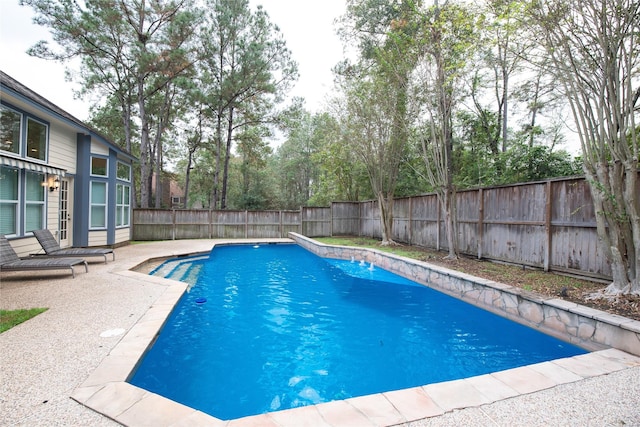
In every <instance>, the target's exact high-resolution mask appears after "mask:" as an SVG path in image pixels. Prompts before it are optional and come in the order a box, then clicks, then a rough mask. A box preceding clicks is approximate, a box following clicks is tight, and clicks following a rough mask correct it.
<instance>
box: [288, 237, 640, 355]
mask: <svg viewBox="0 0 640 427" xmlns="http://www.w3.org/2000/svg"><path fill="white" fill-rule="evenodd" d="M289 237H290V238H292V239H293V240H295V242H296V243H298V244H299V245H300V246H302V247H304V248H305V249H307V250H309V251H311V252H313V253H315V254H317V255H319V256H321V257H325V258H336V259H347V260H348V259H355V260H358V261H360V260H364V261H365V262H367V263H373V264H374V265H375V266H379V267H381V268H384V269H385V270H388V271H392V272H394V273H396V274H398V275H400V276H403V277H406V278H408V279H411V280H413V281H415V282H418V283H421V284H423V285H426V286H429V287H431V288H433V289H436V290H438V291H441V292H444V293H446V294H448V295H451V296H453V297H455V298H458V299H461V300H463V301H466V302H468V303H470V304H473V305H475V306H477V307H480V308H483V309H485V310H488V311H491V312H493V313H496V314H499V315H501V316H504V317H507V318H509V319H511V320H513V321H516V322H519V323H522V324H525V325H527V326H530V327H534V328H536V329H539V330H541V331H543V332H544V333H547V334H549V335H552V336H554V337H557V338H559V339H562V340H565V341H569V342H571V343H573V344H575V345H578V346H581V347H583V348H586V349H588V350H601V349H604V348H609V347H613V348H617V349H619V350H622V351H626V352H628V353H631V354H635V355H637V356H640V322H639V321H636V320H632V319H627V318H626V317H622V316H618V315H615V314H609V313H606V312H604V311H600V310H595V309H592V308H589V307H585V306H582V305H578V304H575V303H572V302H569V301H565V300H563V299H559V298H547V297H543V296H541V295H538V294H534V293H532V292H527V291H525V290H523V289H520V288H516V287H513V286H509V285H505V284H502V283H498V282H494V281H491V280H486V279H482V278H479V277H475V276H471V275H468V274H464V273H460V272H457V271H454V270H450V269H447V268H443V267H439V266H435V265H431V264H428V263H425V262H421V261H417V260H412V259H409V258H405V257H401V256H398V255H393V254H389V253H384V252H381V251H378V250H375V249H363V248H354V247H346V246H330V245H324V244H322V243H319V242H316V241H315V240H312V239H309V238H307V237H305V236H302V235H300V234H297V233H289Z"/></svg>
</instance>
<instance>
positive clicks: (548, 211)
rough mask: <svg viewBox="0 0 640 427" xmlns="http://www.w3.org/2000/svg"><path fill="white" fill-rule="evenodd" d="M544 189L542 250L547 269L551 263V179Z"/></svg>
mask: <svg viewBox="0 0 640 427" xmlns="http://www.w3.org/2000/svg"><path fill="white" fill-rule="evenodd" d="M545 190H546V192H547V194H546V196H547V200H546V201H545V209H544V216H545V218H544V231H545V237H546V238H545V242H544V244H545V251H544V260H543V261H542V262H543V266H544V271H549V268H550V265H551V243H552V242H551V234H552V232H551V231H552V230H551V212H552V209H551V208H552V206H551V205H552V203H553V202H552V200H553V199H552V197H551V180H548V181H547V183H546V185H545Z"/></svg>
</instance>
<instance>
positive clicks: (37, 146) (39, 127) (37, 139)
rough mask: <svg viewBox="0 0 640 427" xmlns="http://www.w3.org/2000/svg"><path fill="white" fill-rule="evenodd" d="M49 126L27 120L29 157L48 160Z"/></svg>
mask: <svg viewBox="0 0 640 427" xmlns="http://www.w3.org/2000/svg"><path fill="white" fill-rule="evenodd" d="M46 154H47V125H45V124H42V123H40V122H37V121H35V120H33V119H30V118H28V119H27V153H26V155H27V157H31V158H33V159H38V160H47V157H46Z"/></svg>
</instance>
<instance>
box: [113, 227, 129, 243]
mask: <svg viewBox="0 0 640 427" xmlns="http://www.w3.org/2000/svg"><path fill="white" fill-rule="evenodd" d="M129 240H131V228H130V227H127V228H118V229H116V241H115V243H121V242H128V241H129Z"/></svg>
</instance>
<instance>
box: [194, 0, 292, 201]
mask: <svg viewBox="0 0 640 427" xmlns="http://www.w3.org/2000/svg"><path fill="white" fill-rule="evenodd" d="M207 10H208V13H207V16H206V18H207V26H205V27H203V28H202V29H201V32H200V40H201V44H202V46H201V50H200V51H201V54H200V63H199V67H200V70H201V73H200V75H201V79H200V87H201V89H202V92H203V98H204V102H205V104H207V106H208V110H209V116H210V118H211V120H212V121H213V128H214V129H215V132H214V141H215V147H214V155H215V173H214V179H213V183H212V196H211V200H212V207H217V206H219V207H220V208H221V209H225V208H226V197H227V194H226V193H227V183H228V171H229V160H230V158H231V147H232V144H233V141H234V132H235V131H236V130H238V129H241V128H243V127H247V126H256V125H259V124H264V123H268V122H272V121H274V120H275V118H274V117H273V116H272V115H270V114H269V113H270V111H271V110H272V109H273V106H274V104H275V103H277V102H279V101H280V100H281V99H282V98H281V97H282V95H283V94H284V92H285V91H286V90H287V89H288V88H289V85H290V84H291V82H292V81H293V80H295V79H296V78H297V65H296V63H295V62H294V61H293V60H291V53H290V51H289V50H288V49H287V47H286V43H285V41H284V39H283V37H282V35H281V34H280V32H279V30H278V28H277V27H276V26H275V25H273V23H271V22H270V21H269V17H268V15H267V13H266V12H265V11H264V10H263V9H262V8H261V7H258V10H257V11H256V12H252V11H251V10H250V9H249V2H248V0H226V1H222V0H209V1H208V2H207Z"/></svg>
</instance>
